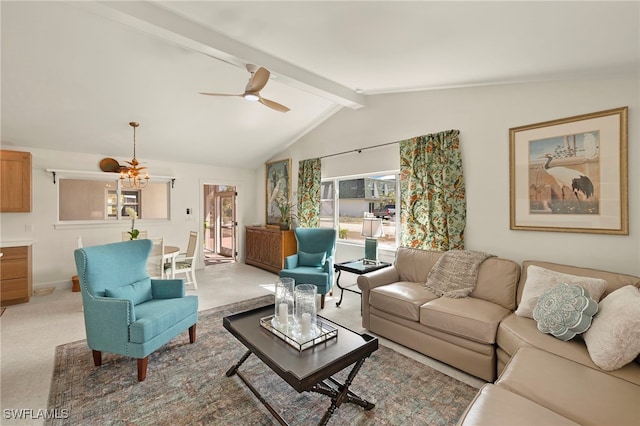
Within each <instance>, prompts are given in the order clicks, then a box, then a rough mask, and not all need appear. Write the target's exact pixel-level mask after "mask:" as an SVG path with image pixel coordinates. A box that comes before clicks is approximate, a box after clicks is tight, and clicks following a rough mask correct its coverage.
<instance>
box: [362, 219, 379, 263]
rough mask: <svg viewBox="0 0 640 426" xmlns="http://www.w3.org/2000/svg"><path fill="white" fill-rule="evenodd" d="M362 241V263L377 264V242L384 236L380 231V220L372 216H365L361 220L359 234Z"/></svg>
mask: <svg viewBox="0 0 640 426" xmlns="http://www.w3.org/2000/svg"><path fill="white" fill-rule="evenodd" d="M360 235H362V236H363V237H365V240H364V263H365V264H376V263H378V240H377V238H380V237H382V236H384V230H383V229H382V219H379V218H377V217H373V216H365V217H364V218H363V219H362V232H361V233H360Z"/></svg>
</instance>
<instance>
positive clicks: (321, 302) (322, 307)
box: [320, 294, 325, 309]
mask: <svg viewBox="0 0 640 426" xmlns="http://www.w3.org/2000/svg"><path fill="white" fill-rule="evenodd" d="M324 296H325V295H324V294H323V295H322V296H320V309H324Z"/></svg>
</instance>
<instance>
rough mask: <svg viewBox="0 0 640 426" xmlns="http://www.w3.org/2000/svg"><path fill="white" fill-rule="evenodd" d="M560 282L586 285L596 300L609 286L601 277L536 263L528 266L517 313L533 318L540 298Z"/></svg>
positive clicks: (598, 299) (585, 287)
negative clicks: (585, 275) (564, 271)
mask: <svg viewBox="0 0 640 426" xmlns="http://www.w3.org/2000/svg"><path fill="white" fill-rule="evenodd" d="M560 283H567V284H576V285H579V286H581V287H584V289H585V290H587V292H588V293H589V296H590V297H591V298H592V299H593V300H595V301H596V302H598V301H600V297H602V294H603V293H604V291H605V289H606V288H607V282H606V281H605V280H603V279H600V278H590V277H584V276H578V275H570V274H564V273H561V272H557V271H552V270H550V269H545V268H541V267H539V266H536V265H530V266H529V267H527V281H526V282H525V283H524V289H523V290H522V299H521V300H520V304H519V305H518V309H516V315H520V316H522V317H527V318H533V309H534V308H535V306H536V304H537V303H538V298H539V297H540V295H541V294H542V293H544V291H545V290H547V289H549V288H551V287H554V286H555V285H557V284H560Z"/></svg>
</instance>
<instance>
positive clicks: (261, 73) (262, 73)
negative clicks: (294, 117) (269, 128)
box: [200, 64, 289, 112]
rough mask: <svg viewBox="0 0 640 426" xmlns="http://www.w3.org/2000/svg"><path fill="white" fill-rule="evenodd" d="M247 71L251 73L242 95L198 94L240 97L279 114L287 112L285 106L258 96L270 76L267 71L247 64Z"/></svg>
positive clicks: (202, 93)
mask: <svg viewBox="0 0 640 426" xmlns="http://www.w3.org/2000/svg"><path fill="white" fill-rule="evenodd" d="M247 71H249V72H250V73H251V76H250V77H249V82H248V83H247V86H246V87H245V88H244V93H242V94H239V95H234V94H229V93H205V92H200V94H201V95H208V96H241V97H243V98H245V99H246V100H248V101H252V102H256V101H257V102H260V103H261V104H262V105H265V106H268V107H269V108H272V109H275V110H276V111H280V112H287V111H289V108H287V107H286V106H284V105H282V104H279V103H277V102H274V101H272V100H269V99H265V98H263V97H262V96H260V90H262V89H263V88H264V86H266V84H267V82H268V81H269V75H270V74H271V73H270V72H269V70H267V69H266V68H263V67H259V66H257V65H253V64H247Z"/></svg>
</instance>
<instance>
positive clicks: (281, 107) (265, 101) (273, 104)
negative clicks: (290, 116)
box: [258, 97, 289, 112]
mask: <svg viewBox="0 0 640 426" xmlns="http://www.w3.org/2000/svg"><path fill="white" fill-rule="evenodd" d="M258 102H260V103H261V104H262V105H266V106H268V107H269V108H272V109H275V110H276V111H280V112H287V111H289V108H287V107H286V106H284V105H282V104H279V103H277V102H274V101H271V100H269V99H265V98H263V97H260V99H258Z"/></svg>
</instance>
